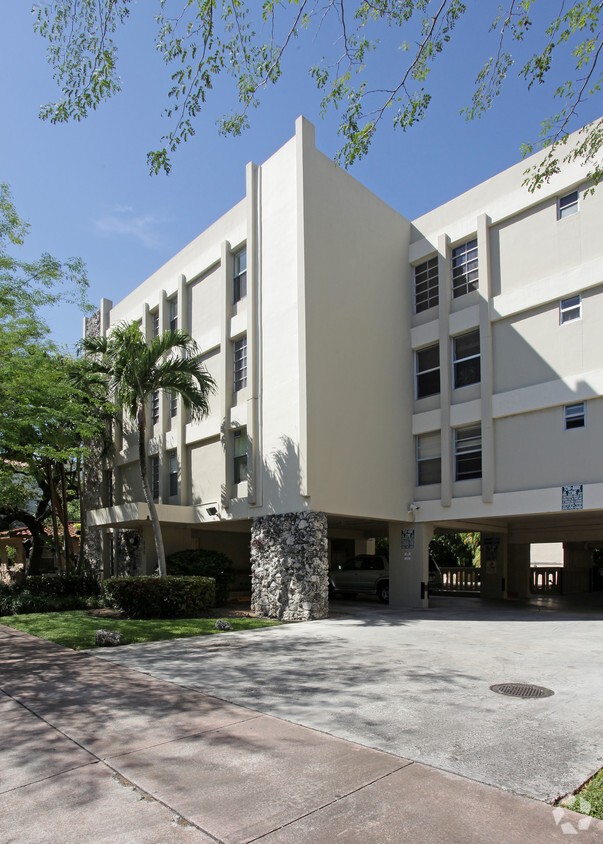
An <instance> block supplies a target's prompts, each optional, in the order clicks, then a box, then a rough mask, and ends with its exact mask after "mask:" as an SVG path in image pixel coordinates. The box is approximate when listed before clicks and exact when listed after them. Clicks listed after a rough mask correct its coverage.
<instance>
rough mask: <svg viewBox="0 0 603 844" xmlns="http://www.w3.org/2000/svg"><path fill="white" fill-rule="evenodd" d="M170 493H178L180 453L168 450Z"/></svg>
mask: <svg viewBox="0 0 603 844" xmlns="http://www.w3.org/2000/svg"><path fill="white" fill-rule="evenodd" d="M167 458H168V473H169V495H170V496H172V495H178V454H177V453H176V452H175V451H170V452H168V456H167Z"/></svg>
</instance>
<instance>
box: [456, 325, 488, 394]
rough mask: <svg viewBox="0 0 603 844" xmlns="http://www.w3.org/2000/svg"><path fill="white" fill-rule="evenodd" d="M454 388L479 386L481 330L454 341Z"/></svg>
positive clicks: (463, 335) (461, 336) (462, 335)
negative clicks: (471, 385) (470, 385)
mask: <svg viewBox="0 0 603 844" xmlns="http://www.w3.org/2000/svg"><path fill="white" fill-rule="evenodd" d="M452 354H453V358H452V360H453V369H454V387H455V389H458V388H459V387H467V386H468V385H469V384H479V382H480V379H481V363H480V351H479V329H478V330H477V331H470V332H469V333H468V334H461V335H460V336H458V337H455V338H454V339H453V341H452Z"/></svg>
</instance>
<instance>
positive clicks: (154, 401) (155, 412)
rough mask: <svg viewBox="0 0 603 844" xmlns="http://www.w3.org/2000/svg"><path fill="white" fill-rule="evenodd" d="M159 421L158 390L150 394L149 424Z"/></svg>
mask: <svg viewBox="0 0 603 844" xmlns="http://www.w3.org/2000/svg"><path fill="white" fill-rule="evenodd" d="M158 422H159V390H155V392H154V393H153V394H152V396H151V425H156V424H157V423H158Z"/></svg>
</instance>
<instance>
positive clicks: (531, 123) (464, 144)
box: [0, 0, 601, 346]
mask: <svg viewBox="0 0 603 844" xmlns="http://www.w3.org/2000/svg"><path fill="white" fill-rule="evenodd" d="M154 5H155V4H154V3H152V2H151V0H145V2H144V3H139V4H137V5H136V6H134V8H133V13H132V17H131V20H130V22H129V24H128V26H127V29H126V30H125V31H124V33H123V36H120V42H119V43H120V49H121V53H120V57H121V59H122V60H123V61H122V64H121V76H122V80H123V88H124V90H123V92H122V94H121V95H119V96H118V97H117V98H115V99H114V100H112V101H111V102H109V103H107V104H105V105H104V106H103V107H101V108H100V109H99V110H98V111H97V112H95V113H94V114H93V115H92V116H91V117H89V118H88V119H87V120H86V121H83V122H82V123H80V124H71V125H67V126H51V125H50V124H47V123H42V122H41V121H40V120H39V119H38V117H37V114H38V109H39V106H40V105H41V104H43V103H45V102H48V101H50V100H52V99H54V98H56V91H57V89H56V86H55V83H54V82H53V80H52V76H51V71H50V68H49V66H48V65H47V64H46V60H45V45H44V42H43V41H42V39H41V38H40V37H39V36H37V35H36V34H35V33H34V32H33V18H32V17H31V15H30V13H29V4H28V3H27V2H24V0H5V3H3V5H2V10H1V11H0V73H1V78H2V80H3V85H2V89H1V93H0V97H1V113H2V116H3V131H2V132H1V133H0V161H2V172H1V173H0V181H5V182H8V184H9V185H10V186H11V189H12V191H13V195H14V199H15V203H16V205H17V209H18V210H19V212H20V214H21V216H23V217H25V218H26V219H28V220H29V222H30V223H31V234H30V237H29V238H28V241H27V244H26V247H25V249H24V250H23V256H24V257H33V256H36V255H38V254H39V253H40V252H42V251H48V252H51V253H52V254H53V255H56V256H57V257H59V258H67V257H70V256H75V255H77V256H81V257H82V258H83V259H84V260H85V262H86V264H87V267H88V276H89V281H90V291H89V298H90V300H91V302H92V303H93V304H95V305H97V304H98V302H99V300H100V298H101V296H105V297H107V298H109V299H112V300H113V301H114V302H118V301H119V300H120V299H121V298H122V297H123V296H124V295H126V294H127V293H128V292H129V291H130V290H132V289H133V288H134V287H136V286H137V285H138V284H140V283H141V282H142V281H143V280H144V279H145V278H147V277H148V276H149V275H150V274H151V273H152V272H153V271H154V270H155V269H157V268H158V267H159V266H161V265H162V264H163V263H164V262H165V261H166V260H167V259H168V258H169V257H170V256H172V255H173V254H174V253H175V252H177V251H178V250H179V249H181V248H182V247H183V246H185V245H186V244H187V243H188V242H189V241H190V240H192V239H193V238H194V237H195V236H196V235H197V234H199V232H201V231H203V229H204V228H206V227H207V226H208V225H209V224H210V223H212V222H213V221H214V220H215V219H217V218H218V217H219V216H220V215H221V214H223V213H224V212H225V211H226V210H228V209H229V208H230V207H231V206H232V205H234V204H235V203H236V202H238V201H239V200H240V199H241V198H242V197H243V195H244V191H245V165H246V163H247V162H248V161H254V162H255V163H257V164H261V163H262V162H263V161H264V160H265V159H266V158H268V157H269V156H270V155H271V154H272V153H273V152H274V151H275V150H276V149H278V147H280V146H281V145H282V144H283V143H285V142H286V141H287V140H288V138H290V137H291V136H292V135H293V133H294V123H295V119H296V117H297V116H298V115H299V114H304V115H305V116H306V117H307V118H308V119H309V120H311V121H312V122H313V123H314V124H315V125H316V141H317V146H318V147H319V149H321V150H322V151H323V152H325V153H326V154H327V155H329V156H334V154H335V152H336V151H337V149H338V148H339V145H340V143H339V141H340V139H339V138H338V137H337V134H336V131H337V125H338V123H337V119H336V116H329V117H328V118H327V119H324V120H323V119H321V117H320V114H319V96H318V95H317V92H316V90H315V88H314V86H313V83H312V81H311V80H310V79H309V77H308V75H307V72H306V68H307V66H308V64H309V63H310V58H311V56H310V53H311V52H312V51H314V53H316V51H317V50H320V49H321V48H320V45H317V44H314V45H312V44H311V43H308V42H307V41H305V40H303V39H301V38H300V39H298V40H297V41H296V42H295V44H294V49H293V52H292V54H291V56H290V61H289V64H288V65H287V66H286V72H285V75H284V78H283V79H282V80H281V82H279V84H278V85H277V86H275V87H272V88H271V89H270V90H269V91H267V92H266V96H265V97H264V101H263V104H262V106H261V107H260V108H259V109H257V110H255V111H253V113H252V115H251V121H252V125H251V129H250V130H248V131H247V132H245V133H244V134H243V135H242V136H241V137H239V138H224V137H220V136H219V135H218V133H217V130H216V128H215V121H216V119H217V118H218V117H219V116H220V115H221V114H222V113H223V112H224V111H226V110H228V108H229V105H230V103H232V92H230V94H231V99H230V101H229V100H228V96H229V88H228V86H227V85H226V84H224V85H220V86H219V88H217V89H216V91H215V92H214V93H215V96H214V97H212V98H211V99H210V101H209V102H208V104H207V108H206V110H205V111H204V112H202V114H201V121H200V123H199V124H198V127H197V134H196V136H195V138H193V139H192V141H190V142H189V143H188V144H186V145H185V146H183V147H181V149H180V151H179V152H178V153H176V155H175V156H174V159H173V170H172V173H171V174H170V175H169V176H164V175H160V176H150V175H149V174H148V170H147V166H146V153H147V151H148V150H149V149H151V148H155V147H157V146H158V145H159V138H160V137H161V135H162V134H163V133H164V132H166V131H167V130H168V128H169V127H168V123H167V121H166V119H165V118H164V117H163V116H162V110H163V106H164V104H165V94H164V92H165V90H166V88H167V76H166V73H165V69H164V68H163V66H162V64H161V60H160V58H159V57H158V56H157V55H156V53H155V51H154V48H153V45H152V41H151V39H152V31H153V29H152V10H153V8H154ZM468 5H469V6H470V9H471V13H470V15H468V16H466V18H465V20H464V21H462V23H461V24H460V25H459V27H458V29H457V31H456V32H455V35H454V38H455V47H454V50H451V51H450V53H449V54H447V55H446V54H445V55H442V56H441V57H439V58H438V60H437V62H436V65H435V69H434V71H433V73H432V74H431V79H430V82H429V86H430V90H431V92H432V94H433V100H432V105H431V106H430V109H429V112H428V115H427V117H426V118H425V120H424V121H422V123H421V124H420V125H418V126H417V127H415V128H413V129H412V130H411V131H410V132H407V133H406V134H404V133H401V132H398V131H393V130H392V129H390V128H389V126H387V125H385V123H384V124H383V126H382V128H381V130H380V134H379V135H378V137H377V139H376V141H375V142H374V143H373V145H372V147H371V151H370V152H369V154H368V156H367V157H366V158H365V159H363V160H362V161H361V162H359V163H358V164H357V165H354V167H352V168H351V170H350V172H351V173H352V175H353V176H355V177H356V178H357V179H359V180H360V181H361V182H363V183H364V184H365V185H366V186H367V187H368V188H370V189H371V190H373V191H374V192H375V193H376V194H378V195H379V196H380V197H382V198H383V199H384V200H385V201H386V202H388V203H389V204H390V205H391V206H392V207H394V208H396V210H398V211H399V212H400V213H401V214H403V215H404V216H406V217H408V218H410V219H413V218H414V217H417V216H419V215H420V214H422V213H424V212H426V211H428V210H430V209H431V208H434V207H436V206H438V205H440V204H442V203H443V202H446V201H447V200H448V199H450V198H452V197H453V196H456V195H457V194H459V193H462V192H463V191H465V190H467V189H469V188H470V187H472V186H473V185H475V184H477V183H479V182H481V181H483V180H484V179H486V178H488V177H490V176H492V175H494V174H495V173H497V172H499V171H500V170H503V169H505V168H506V167H509V166H511V165H512V164H514V163H515V162H516V161H519V160H520V157H521V155H520V145H521V143H522V142H524V141H534V140H536V139H537V137H538V133H539V124H540V120H541V119H543V118H545V117H547V116H548V115H549V114H550V113H552V111H553V106H552V105H551V93H552V90H554V88H553V86H554V83H555V79H552V80H551V82H550V83H549V84H547V85H546V86H540V87H539V88H538V89H536V90H533V91H531V92H527V91H526V88H525V84H524V83H522V82H519V81H518V80H517V79H516V72H515V73H513V71H512V72H511V78H510V79H509V84H508V85H507V87H506V89H505V92H504V93H503V94H502V95H501V96H500V97H499V98H498V100H497V101H496V104H495V107H494V109H493V110H492V111H490V112H489V113H488V115H487V116H486V117H485V118H482V119H481V120H479V121H473V122H471V123H469V124H467V123H466V122H465V120H464V118H463V117H462V116H461V115H460V114H459V112H460V109H461V108H462V107H463V106H465V105H467V104H468V103H469V100H470V97H471V92H472V89H473V88H472V86H473V81H474V79H475V77H476V75H477V73H478V71H479V69H480V67H481V66H482V64H483V62H484V61H485V59H486V58H487V57H488V56H489V55H490V54H491V53H492V52H493V51H494V50H495V48H496V39H495V37H494V36H493V35H490V36H488V25H489V22H490V20H491V19H492V18H493V17H494V16H495V14H496V10H497V6H498V2H497V0H494V2H492V0H487V2H486V0H479V2H477V0H475V2H473V3H471V0H470V2H469V3H468ZM536 5H537V6H538V4H536ZM540 5H541V7H542V4H540ZM547 5H549V3H548V0H547V3H545V4H544V6H545V7H546V6H547ZM535 28H536V27H535ZM524 49H525V50H529V52H531V51H532V50H533V49H535V48H534V47H533V46H532V45H529V44H526V45H525V47H524ZM375 55H379V56H380V57H379V58H378V59H377V61H378V69H379V70H380V71H382V72H383V74H384V77H385V78H387V76H388V75H390V76H391V74H392V73H395V70H396V67H397V66H399V64H400V61H401V60H404V58H405V56H404V54H400V52H399V51H397V50H395V49H391V50H389V51H388V52H387V53H384V54H383V55H382V56H381V54H375ZM561 75H562V74H561ZM557 78H558V79H560V78H561V76H558V77H557ZM600 110H601V107H600V102H597V103H595V102H591V103H590V104H589V105H588V106H587V107H586V108H585V109H584V110H583V111H582V112H581V114H580V117H579V119H577V120H576V121H575V123H574V124H573V126H572V128H573V129H576V128H578V127H579V126H580V125H582V124H583V123H586V122H588V121H590V120H593V119H595V118H596V117H599V116H600ZM48 321H49V324H50V326H51V328H52V332H53V337H54V339H55V340H57V342H59V343H61V344H66V345H70V346H73V344H74V343H75V342H76V341H77V340H78V338H79V337H80V336H81V329H82V315H81V314H80V313H79V312H78V311H77V310H76V309H75V308H71V307H69V306H63V307H61V308H59V309H55V310H54V311H53V312H51V313H49V314H48Z"/></svg>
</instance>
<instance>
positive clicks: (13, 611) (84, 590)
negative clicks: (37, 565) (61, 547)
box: [0, 574, 100, 615]
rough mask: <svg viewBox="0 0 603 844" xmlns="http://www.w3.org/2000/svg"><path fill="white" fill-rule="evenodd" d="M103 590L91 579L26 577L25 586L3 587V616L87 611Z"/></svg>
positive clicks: (0, 588)
mask: <svg viewBox="0 0 603 844" xmlns="http://www.w3.org/2000/svg"><path fill="white" fill-rule="evenodd" d="M99 592H100V586H99V584H98V581H97V580H96V579H95V578H93V577H91V576H90V575H78V574H65V575H61V576H59V577H57V576H56V575H50V576H48V575H46V576H44V575H42V576H38V575H36V576H31V577H26V578H25V580H24V582H23V583H12V584H10V585H5V584H2V585H0V615H21V614H23V613H30V612H36V613H37V612H63V611H64V610H81V609H86V607H87V606H88V602H89V601H98V595H99Z"/></svg>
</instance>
